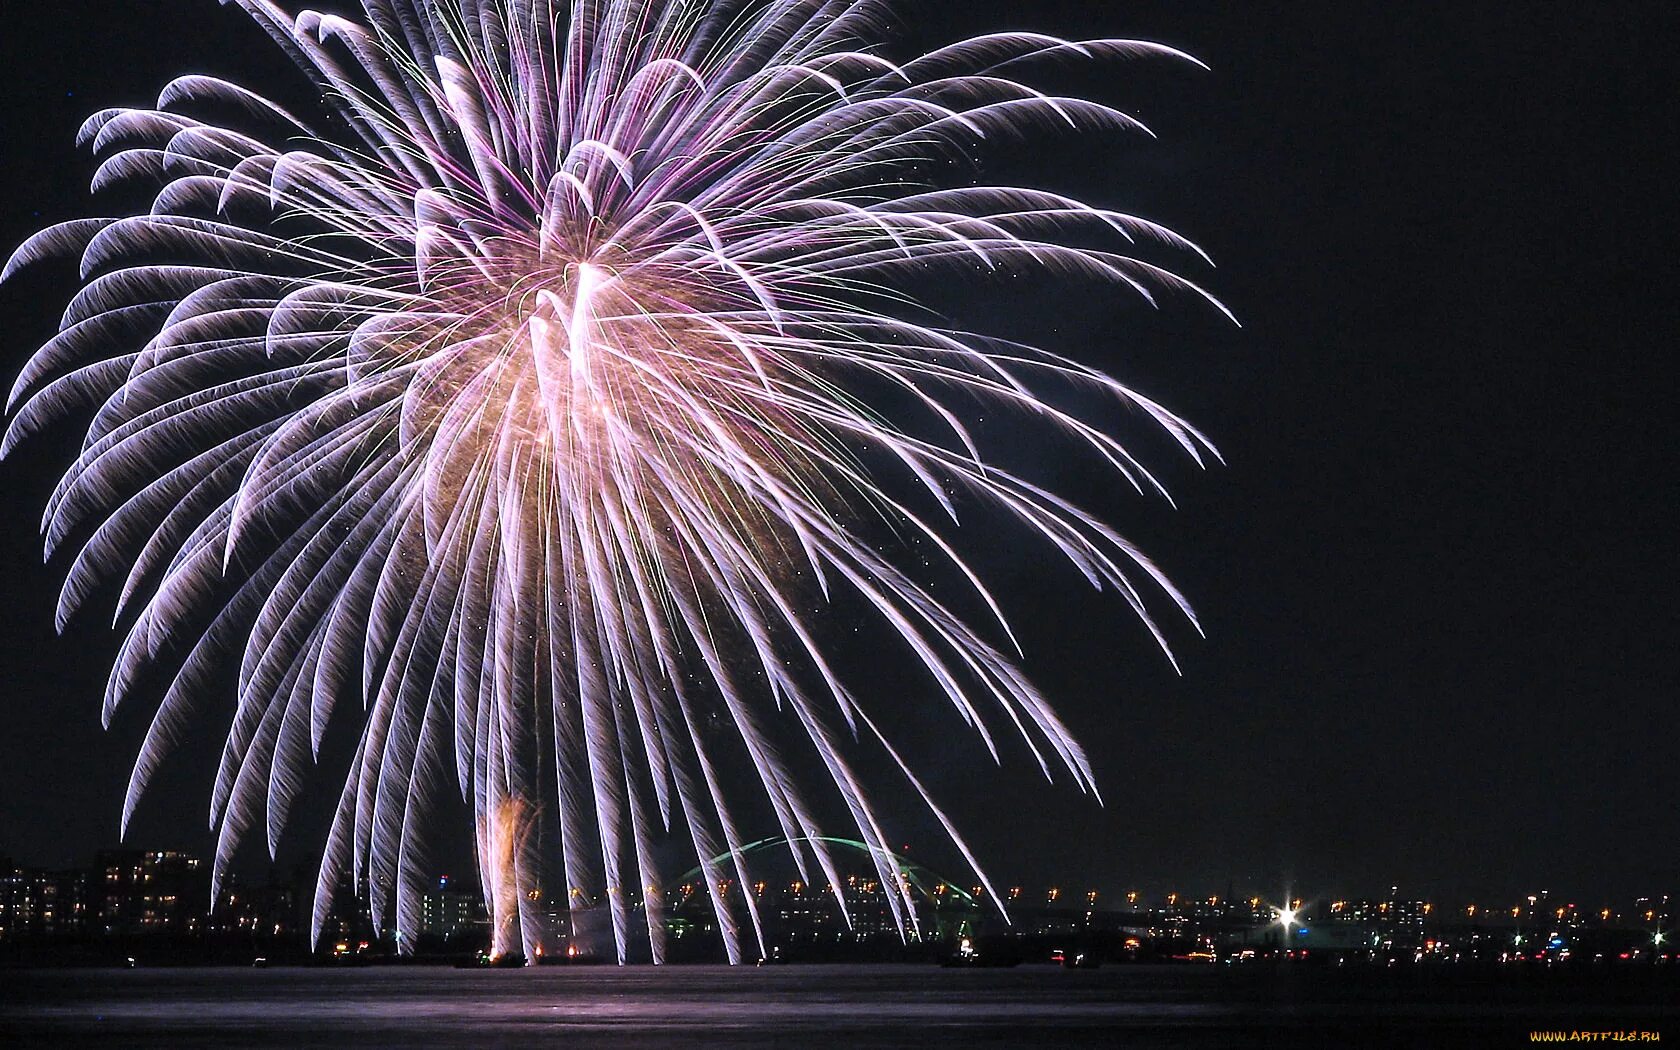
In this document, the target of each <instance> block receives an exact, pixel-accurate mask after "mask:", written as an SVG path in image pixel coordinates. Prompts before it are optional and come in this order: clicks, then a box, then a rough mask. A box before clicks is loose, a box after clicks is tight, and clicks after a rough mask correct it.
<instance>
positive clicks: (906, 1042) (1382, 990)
mask: <svg viewBox="0 0 1680 1050" xmlns="http://www.w3.org/2000/svg"><path fill="white" fill-rule="evenodd" d="M1533 1030H1566V1031H1568V1030H1577V1031H1617V1032H1659V1033H1661V1034H1662V1035H1663V1036H1664V1037H1665V1041H1666V1040H1673V1039H1680V980H1677V979H1676V976H1675V974H1674V973H1673V971H1671V970H1668V969H1666V968H1664V969H1640V970H1615V971H1586V972H1575V973H1570V972H1564V971H1529V972H1522V973H1510V972H1504V973H1501V972H1497V971H1475V972H1453V971H1429V970H1412V971H1401V972H1386V971H1384V970H1381V969H1377V968H1368V969H1367V968H1349V969H1335V968H1329V967H1314V966H1282V967H1275V966H1272V965H1249V966H1190V965H1180V966H1116V967H1109V968H1105V969H1102V970H1097V971H1067V970H1061V969H1056V968H1051V967H1036V966H1028V967H1020V968H1016V969H1007V970H942V969H939V968H935V967H907V966H848V967H841V966H781V967H767V968H761V969H733V970H732V969H728V968H724V967H698V966H697V967H671V968H663V969H652V968H627V969H619V968H610V967H601V968H576V969H569V968H542V969H530V970H522V971H484V970H477V971H474V970H454V969H443V968H416V967H382V968H365V969H334V968H309V969H270V970H258V969H174V970H166V969H158V970H147V969H139V970H72V971H51V972H49V971H12V972H9V973H3V974H0V1045H5V1046H7V1047H13V1046H27V1047H49V1046H50V1047H55V1048H56V1047H82V1046H86V1047H92V1046H102V1047H111V1046H121V1047H132V1048H145V1047H162V1046H170V1047H177V1046H189V1047H247V1046H248V1047H328V1046H332V1047H356V1048H358V1050H360V1048H369V1047H402V1048H405V1050H420V1048H431V1047H450V1046H472V1047H476V1048H496V1047H510V1048H511V1047H515V1046H520V1047H523V1046H530V1045H561V1044H562V1043H563V1044H564V1045H567V1046H583V1047H587V1046H615V1047H637V1048H642V1047H646V1048H678V1047H683V1048H688V1047H702V1046H705V1047H754V1048H768V1047H786V1046H844V1047H858V1048H877V1047H878V1048H885V1047H930V1046H984V1047H1014V1046H1022V1047H1037V1046H1080V1047H1095V1046H1105V1047H1106V1046H1125V1047H1141V1048H1153V1047H1227V1046H1229V1047H1239V1046H1240V1047H1254V1046H1273V1045H1287V1046H1314V1047H1340V1046H1359V1047H1412V1046H1417V1047H1425V1046H1428V1047H1436V1046H1516V1045H1526V1044H1527V1043H1528V1033H1529V1032H1530V1031H1533Z"/></svg>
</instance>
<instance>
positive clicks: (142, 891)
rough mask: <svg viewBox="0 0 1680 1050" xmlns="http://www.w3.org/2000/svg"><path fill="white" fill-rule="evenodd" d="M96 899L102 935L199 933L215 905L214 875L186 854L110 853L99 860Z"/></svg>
mask: <svg viewBox="0 0 1680 1050" xmlns="http://www.w3.org/2000/svg"><path fill="white" fill-rule="evenodd" d="M90 897H91V899H90V901H89V909H90V916H91V921H92V925H93V926H94V928H95V931H96V932H99V933H103V934H106V935H126V934H141V933H159V932H165V931H169V932H177V933H192V932H197V931H199V930H201V929H203V927H204V924H205V921H206V911H207V910H208V906H209V903H210V872H209V869H208V868H206V867H205V866H204V862H203V861H201V860H199V859H198V858H197V857H193V856H188V855H187V854H185V853H177V852H173V851H153V852H140V851H138V850H107V851H105V852H102V853H100V854H98V855H97V856H96V857H95V859H94V869H93V885H92V886H91V887H90Z"/></svg>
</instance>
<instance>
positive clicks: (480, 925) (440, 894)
mask: <svg viewBox="0 0 1680 1050" xmlns="http://www.w3.org/2000/svg"><path fill="white" fill-rule="evenodd" d="M488 923H489V917H488V916H487V915H486V913H485V909H484V899H483V897H482V896H481V895H480V893H479V890H478V887H477V886H476V885H475V884H472V883H460V882H458V881H457V880H455V879H453V878H451V877H450V876H448V875H445V876H443V877H442V878H440V879H438V880H437V882H436V884H434V885H433V886H432V888H431V889H428V890H427V891H426V893H425V894H424V896H422V897H421V899H420V934H421V936H423V937H438V938H441V939H443V940H446V941H447V940H453V939H454V938H457V937H461V936H464V935H466V934H476V933H480V932H482V931H483V930H484V929H485V927H486V926H487V925H488Z"/></svg>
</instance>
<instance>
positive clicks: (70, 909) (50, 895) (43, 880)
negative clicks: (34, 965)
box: [0, 861, 88, 940]
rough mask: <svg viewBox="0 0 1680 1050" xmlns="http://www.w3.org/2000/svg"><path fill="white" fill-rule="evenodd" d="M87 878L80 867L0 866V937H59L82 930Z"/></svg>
mask: <svg viewBox="0 0 1680 1050" xmlns="http://www.w3.org/2000/svg"><path fill="white" fill-rule="evenodd" d="M87 919H88V878H87V873H86V872H82V871H31V870H25V869H20V868H16V867H13V866H12V864H11V862H10V861H7V862H5V865H4V867H0V940H16V939H18V938H22V937H63V936H70V935H74V934H78V933H81V932H83V931H84V930H85V929H86V926H87Z"/></svg>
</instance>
